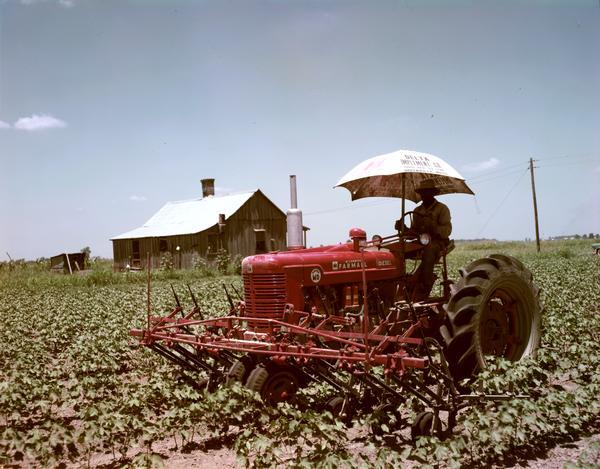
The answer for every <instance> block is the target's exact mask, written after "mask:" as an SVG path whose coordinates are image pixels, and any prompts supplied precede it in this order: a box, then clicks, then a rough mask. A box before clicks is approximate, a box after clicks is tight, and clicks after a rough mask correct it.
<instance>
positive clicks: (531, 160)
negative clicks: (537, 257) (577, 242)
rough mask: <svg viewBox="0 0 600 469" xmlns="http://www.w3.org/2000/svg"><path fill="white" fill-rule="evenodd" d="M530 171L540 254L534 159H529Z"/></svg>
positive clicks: (538, 243)
mask: <svg viewBox="0 0 600 469" xmlns="http://www.w3.org/2000/svg"><path fill="white" fill-rule="evenodd" d="M529 171H530V172H531V193H532V194H533V215H534V217H535V242H536V245H537V252H540V225H539V223H538V211H537V200H536V198H535V178H534V176H533V158H529Z"/></svg>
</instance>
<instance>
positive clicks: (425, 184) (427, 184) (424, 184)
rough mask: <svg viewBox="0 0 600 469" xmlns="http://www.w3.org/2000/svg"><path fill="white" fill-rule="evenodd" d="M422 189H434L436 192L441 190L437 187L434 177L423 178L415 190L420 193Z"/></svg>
mask: <svg viewBox="0 0 600 469" xmlns="http://www.w3.org/2000/svg"><path fill="white" fill-rule="evenodd" d="M422 191H432V192H435V193H436V194H438V193H439V192H440V190H439V189H438V188H437V187H435V182H434V181H433V179H423V180H422V181H421V182H420V183H419V185H418V186H417V187H415V192H419V193H420V192H422Z"/></svg>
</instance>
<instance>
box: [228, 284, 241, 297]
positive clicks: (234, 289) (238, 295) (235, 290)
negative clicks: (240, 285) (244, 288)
mask: <svg viewBox="0 0 600 469" xmlns="http://www.w3.org/2000/svg"><path fill="white" fill-rule="evenodd" d="M229 285H230V286H231V288H233V291H234V292H235V294H236V295H237V297H238V300H240V301H243V300H244V298H243V297H242V295H240V292H239V291H238V290H237V288H235V285H234V284H233V283H230V284H229Z"/></svg>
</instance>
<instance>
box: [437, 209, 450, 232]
mask: <svg viewBox="0 0 600 469" xmlns="http://www.w3.org/2000/svg"><path fill="white" fill-rule="evenodd" d="M439 207H440V210H439V213H438V216H437V225H436V226H435V234H436V235H437V236H438V237H439V238H440V239H448V238H449V237H450V233H452V222H451V218H450V209H448V207H446V206H445V205H443V204H440V205H439Z"/></svg>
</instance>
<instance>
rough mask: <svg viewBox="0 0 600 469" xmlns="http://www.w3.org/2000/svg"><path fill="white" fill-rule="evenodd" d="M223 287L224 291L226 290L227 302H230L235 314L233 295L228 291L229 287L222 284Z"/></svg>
mask: <svg viewBox="0 0 600 469" xmlns="http://www.w3.org/2000/svg"><path fill="white" fill-rule="evenodd" d="M221 285H223V290H225V295H226V296H227V301H228V302H229V306H230V308H231V311H232V312H233V310H234V309H235V306H234V305H233V299H232V298H231V295H230V294H229V291H228V290H227V285H225V284H224V283H222V284H221Z"/></svg>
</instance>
